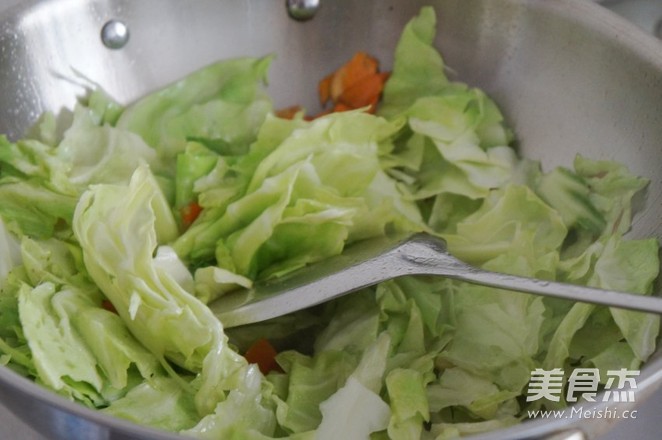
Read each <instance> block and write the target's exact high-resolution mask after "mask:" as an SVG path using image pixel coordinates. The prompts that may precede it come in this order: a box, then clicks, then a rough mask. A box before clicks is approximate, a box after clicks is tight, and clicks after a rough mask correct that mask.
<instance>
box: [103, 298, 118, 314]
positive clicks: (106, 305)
mask: <svg viewBox="0 0 662 440" xmlns="http://www.w3.org/2000/svg"><path fill="white" fill-rule="evenodd" d="M101 307H103V308H104V309H106V310H108V311H109V312H113V313H115V314H117V309H116V308H115V306H114V305H113V303H111V302H110V300H107V299H104V300H103V301H101Z"/></svg>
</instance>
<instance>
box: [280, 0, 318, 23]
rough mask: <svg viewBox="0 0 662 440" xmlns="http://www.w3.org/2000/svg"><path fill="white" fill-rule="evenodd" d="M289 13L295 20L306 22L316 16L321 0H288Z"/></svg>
mask: <svg viewBox="0 0 662 440" xmlns="http://www.w3.org/2000/svg"><path fill="white" fill-rule="evenodd" d="M286 6H287V12H288V13H289V14H290V17H292V18H294V19H295V20H301V21H306V20H310V19H311V18H313V17H314V16H315V14H316V13H317V10H318V9H319V7H320V0H287V1H286Z"/></svg>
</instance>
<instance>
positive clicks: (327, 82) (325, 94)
mask: <svg viewBox="0 0 662 440" xmlns="http://www.w3.org/2000/svg"><path fill="white" fill-rule="evenodd" d="M332 80H333V74H331V75H327V76H325V77H324V78H322V80H321V81H320V82H319V85H318V86H317V91H318V93H319V97H320V103H321V104H322V105H325V104H326V103H327V102H329V99H331V81H332Z"/></svg>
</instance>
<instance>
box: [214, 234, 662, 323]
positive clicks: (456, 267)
mask: <svg viewBox="0 0 662 440" xmlns="http://www.w3.org/2000/svg"><path fill="white" fill-rule="evenodd" d="M405 275H439V276H443V277H446V278H451V279H455V280H460V281H466V282H469V283H474V284H479V285H483V286H490V287H496V288H500V289H507V290H514V291H518V292H527V293H533V294H538V295H544V296H549V297H553V298H562V299H568V300H575V301H581V302H586V303H591V304H600V305H605V306H613V307H621V308H624V309H629V310H637V311H644V312H651V313H656V314H662V298H659V297H655V296H653V297H651V296H642V295H633V294H628V293H622V292H614V291H608V290H602V289H596V288H592V287H585V286H578V285H573V284H564V283H558V282H552V281H545V280H536V279H532V278H525V277H519V276H514V275H507V274H502V273H495V272H490V271H487V270H483V269H480V268H477V267H474V266H470V265H468V264H466V263H463V262H462V261H460V260H458V259H457V258H455V257H454V256H452V255H451V254H450V253H449V252H448V248H447V246H446V242H445V241H444V240H442V239H440V238H437V237H433V236H431V235H428V234H422V233H421V234H413V235H410V236H406V237H388V238H387V237H381V238H376V239H372V240H365V241H363V242H359V243H356V244H354V245H352V246H350V247H349V248H348V249H346V250H345V251H344V252H343V253H342V255H338V256H336V257H332V258H329V259H327V260H325V261H323V262H320V263H316V264H311V265H308V266H306V267H304V268H301V269H299V270H298V271H296V272H294V273H292V274H290V275H289V276H287V277H285V278H284V279H278V280H276V281H272V282H270V283H269V282H267V283H263V284H257V285H255V286H254V287H253V288H252V289H249V290H242V291H236V292H231V293H228V294H226V295H223V296H222V297H220V298H219V299H217V300H215V301H214V302H212V303H211V304H209V307H210V308H211V310H212V311H213V312H214V314H215V315H216V316H217V317H218V318H219V319H220V320H221V322H222V323H223V326H224V327H225V328H230V327H237V326H240V325H246V324H253V323H256V322H261V321H266V320H267V319H272V318H276V317H278V316H283V315H287V314H290V313H293V312H296V311H299V310H303V309H307V308H308V307H312V306H315V305H317V304H321V303H324V302H327V301H330V300H332V299H336V298H339V297H341V296H344V295H347V294H350V293H352V292H355V291H357V290H359V289H363V288H365V287H369V286H373V285H375V284H377V283H381V282H383V281H388V280H392V279H393V278H397V277H401V276H405Z"/></svg>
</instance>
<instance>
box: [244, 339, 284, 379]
mask: <svg viewBox="0 0 662 440" xmlns="http://www.w3.org/2000/svg"><path fill="white" fill-rule="evenodd" d="M277 354H278V353H277V352H276V349H275V348H274V347H273V346H272V345H271V344H270V343H269V341H267V340H266V339H264V338H263V339H258V340H257V341H255V342H254V343H253V345H251V346H250V347H249V348H248V350H247V351H246V354H245V355H244V357H245V358H246V360H247V361H248V363H250V364H257V366H258V368H259V369H260V371H261V372H262V374H267V373H269V372H270V371H282V370H281V369H280V367H279V366H278V363H277V362H276V355H277Z"/></svg>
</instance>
